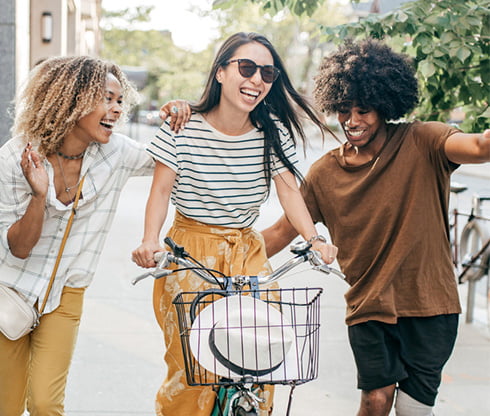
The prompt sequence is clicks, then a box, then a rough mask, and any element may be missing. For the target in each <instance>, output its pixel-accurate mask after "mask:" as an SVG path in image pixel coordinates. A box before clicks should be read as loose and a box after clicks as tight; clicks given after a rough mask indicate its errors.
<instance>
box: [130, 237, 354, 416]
mask: <svg viewBox="0 0 490 416" xmlns="http://www.w3.org/2000/svg"><path fill="white" fill-rule="evenodd" d="M164 241H165V243H166V244H167V246H168V247H170V250H171V251H164V252H161V253H157V254H159V258H156V261H157V266H156V267H155V269H154V270H153V271H151V272H147V273H144V274H142V275H140V276H138V277H136V278H135V279H133V280H132V284H133V285H134V284H136V283H137V282H139V281H140V280H142V279H144V278H146V277H148V276H152V277H154V278H155V279H159V278H162V277H166V276H169V275H170V274H172V273H175V272H177V271H181V270H192V271H193V272H194V273H195V274H196V275H197V276H199V277H200V278H201V279H203V280H204V281H206V282H208V283H211V284H213V285H217V286H219V288H210V289H207V290H203V291H197V292H181V293H179V294H178V295H177V296H176V297H175V299H174V301H173V303H174V305H175V307H176V310H177V316H178V323H179V331H180V339H181V346H182V352H183V355H184V363H185V371H186V378H187V383H188V384H189V385H190V386H212V387H213V389H214V390H215V392H216V396H217V400H216V402H215V407H214V410H213V413H212V415H213V416H225V415H230V416H254V415H258V412H259V407H260V403H261V402H262V403H263V402H264V401H265V400H264V399H263V398H261V397H260V395H259V393H260V391H261V390H263V388H264V386H266V385H275V384H283V385H289V386H290V388H291V390H290V395H289V401H288V405H287V413H286V414H287V415H289V413H290V409H291V402H292V393H293V390H294V388H295V387H296V386H297V385H300V384H303V383H306V382H309V381H311V380H314V379H315V378H317V376H318V362H319V328H320V295H321V293H322V291H323V289H321V288H272V289H260V285H263V284H270V283H273V282H276V281H278V280H279V279H280V278H282V277H283V276H284V275H286V273H288V272H289V271H291V270H292V269H294V268H296V267H297V266H299V265H300V264H302V263H305V262H309V264H310V265H311V266H312V268H313V269H314V270H317V271H320V272H323V273H326V274H335V275H337V276H339V277H341V278H342V279H344V278H345V276H344V275H343V273H342V272H340V271H338V270H336V269H334V268H332V267H330V266H328V265H327V264H325V263H324V262H323V261H322V259H321V257H320V254H319V253H318V252H316V251H314V250H310V249H311V244H309V243H307V242H302V243H296V244H293V245H291V247H290V251H291V253H292V254H293V255H294V256H293V257H292V258H291V259H289V260H288V261H286V262H285V263H284V264H282V265H281V266H279V267H277V268H276V269H275V270H274V271H273V272H272V273H271V274H269V275H266V276H245V275H236V276H225V275H223V274H222V273H220V272H218V271H216V270H213V269H210V268H207V267H205V266H204V265H202V264H201V263H200V262H199V261H197V260H196V259H194V258H192V257H191V256H190V254H189V253H187V252H186V251H185V249H184V247H182V246H179V245H177V244H175V242H174V241H172V240H171V239H170V238H168V237H167V238H165V240H164ZM172 264H173V265H176V266H178V268H177V269H169V268H168V267H169V266H170V265H172ZM247 287H248V288H247Z"/></svg>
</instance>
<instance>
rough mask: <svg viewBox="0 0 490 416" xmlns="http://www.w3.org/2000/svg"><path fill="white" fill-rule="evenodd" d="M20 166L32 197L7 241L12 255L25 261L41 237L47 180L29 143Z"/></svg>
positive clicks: (11, 228) (44, 170) (38, 158)
mask: <svg viewBox="0 0 490 416" xmlns="http://www.w3.org/2000/svg"><path fill="white" fill-rule="evenodd" d="M20 164H21V167H22V172H23V173H24V176H25V177H26V179H27V181H28V182H29V185H30V186H31V189H32V197H31V200H30V201H29V205H28V206H27V209H26V212H25V213H24V215H23V216H22V218H20V219H19V220H18V221H17V222H15V223H14V224H12V226H11V227H10V228H9V230H8V232H7V240H8V243H9V247H10V251H11V252H12V255H14V256H15V257H19V258H21V259H25V258H26V257H27V256H29V253H30V252H31V250H32V248H33V247H34V246H35V245H36V244H37V242H38V241H39V238H40V237H41V232H42V229H43V223H44V208H45V205H46V195H47V192H48V180H49V179H48V174H47V172H46V169H45V168H44V165H43V164H42V161H41V158H40V157H39V155H38V154H37V153H36V152H35V151H34V150H32V146H31V144H30V143H29V144H28V145H27V146H26V148H25V149H24V152H23V153H22V158H21V162H20Z"/></svg>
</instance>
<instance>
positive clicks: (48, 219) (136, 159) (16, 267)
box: [0, 133, 154, 313]
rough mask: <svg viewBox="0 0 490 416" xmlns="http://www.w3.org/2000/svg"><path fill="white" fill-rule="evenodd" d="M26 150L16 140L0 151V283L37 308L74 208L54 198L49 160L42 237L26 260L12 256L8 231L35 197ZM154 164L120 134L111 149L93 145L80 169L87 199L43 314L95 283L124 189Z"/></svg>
mask: <svg viewBox="0 0 490 416" xmlns="http://www.w3.org/2000/svg"><path fill="white" fill-rule="evenodd" d="M24 146H25V143H24V141H23V140H21V139H19V138H14V139H11V140H10V141H8V142H7V143H6V144H5V145H3V146H2V147H1V148H0V166H1V169H0V282H1V283H5V284H7V285H8V286H11V287H14V288H15V289H16V290H18V291H19V292H20V293H22V294H23V295H25V297H26V298H27V300H28V302H29V303H30V304H31V305H33V304H34V303H35V302H36V301H37V300H38V299H39V303H42V301H43V299H44V296H45V293H46V289H47V286H48V282H49V279H50V277H51V273H52V271H53V267H54V263H55V261H56V258H57V256H58V251H59V248H60V244H61V240H62V238H63V235H64V232H65V229H66V225H67V223H68V218H69V217H70V213H71V207H72V204H70V205H69V206H65V205H64V204H62V203H61V202H60V201H58V200H57V199H56V193H55V188H54V185H53V168H52V166H51V164H50V163H49V162H48V161H47V160H45V161H44V164H45V167H46V170H47V172H48V175H49V178H50V185H49V189H48V195H47V201H46V207H45V212H44V225H43V229H42V234H41V237H40V239H39V241H38V243H37V244H36V245H35V247H34V248H33V249H32V251H31V253H30V255H29V257H27V258H26V259H20V258H17V257H15V256H13V255H12V253H11V252H10V249H9V245H8V241H7V232H8V230H9V228H10V227H11V225H12V224H14V223H15V222H16V221H18V220H19V219H20V218H21V217H22V216H23V215H24V212H25V210H26V208H27V205H28V204H29V200H30V198H31V188H30V186H29V184H28V182H27V180H26V179H25V177H24V175H23V174H22V170H21V168H20V163H19V162H20V155H21V152H22V151H23V149H24ZM153 165H154V163H153V161H152V160H151V158H150V157H149V155H148V154H147V153H146V151H145V148H144V146H143V145H141V144H139V143H137V142H135V141H133V140H131V139H129V138H128V137H126V136H123V135H121V134H116V133H114V134H113V135H112V136H111V140H110V142H109V143H107V144H99V143H92V144H91V145H89V147H88V148H87V151H86V153H85V156H84V158H83V163H82V170H81V174H82V175H84V174H85V175H86V177H85V183H84V185H83V189H82V195H83V198H81V199H80V201H79V205H78V209H77V212H76V215H75V218H74V221H73V226H72V229H71V232H70V235H69V237H68V240H67V243H66V246H65V250H64V252H63V256H62V259H61V263H60V265H59V268H58V272H57V275H56V278H55V281H54V284H53V287H52V289H51V292H50V295H49V299H48V302H47V304H46V308H45V310H44V313H49V312H51V311H53V310H54V309H56V308H57V307H58V305H59V303H60V298H61V292H62V290H63V287H64V286H69V287H75V288H80V287H87V286H88V285H89V284H90V283H91V281H92V279H93V276H94V273H95V269H96V266H97V263H98V260H99V257H100V253H101V251H102V247H103V245H104V242H105V239H106V237H107V234H108V231H109V228H110V226H111V224H112V220H113V218H114V214H115V211H116V206H117V203H118V200H119V196H120V194H121V190H122V187H123V185H124V184H125V183H126V181H127V180H128V178H129V177H131V176H138V175H151V174H152V172H153ZM141 215H143V213H141Z"/></svg>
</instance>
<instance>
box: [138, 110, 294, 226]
mask: <svg viewBox="0 0 490 416" xmlns="http://www.w3.org/2000/svg"><path fill="white" fill-rule="evenodd" d="M277 125H278V129H279V136H280V138H281V143H282V146H283V149H284V153H285V154H286V156H287V157H288V159H289V160H291V162H292V163H297V159H296V151H295V146H294V143H293V141H292V139H291V137H290V136H289V133H288V132H287V130H286V129H285V128H284V127H283V126H282V125H281V124H280V123H279V122H277ZM147 150H148V152H149V153H150V154H151V155H152V156H153V158H155V159H156V160H157V161H159V162H161V163H164V164H165V165H167V166H168V167H170V168H171V169H173V170H174V171H175V172H176V174H177V178H176V182H175V184H174V188H173V191H172V196H171V200H172V203H173V204H174V205H175V207H176V209H177V210H179V211H180V212H181V213H182V214H184V215H185V216H186V217H189V218H193V219H195V220H197V221H200V222H203V223H206V224H211V225H219V226H223V227H230V228H243V227H250V226H252V225H253V224H254V222H255V221H256V220H257V217H258V215H259V210H260V206H261V204H262V203H263V202H264V201H265V199H266V195H267V184H266V176H265V171H264V169H265V166H264V136H263V133H262V132H260V131H258V130H257V129H253V130H251V131H250V132H248V133H246V134H244V135H241V136H227V135H224V134H222V133H220V132H219V131H217V130H215V129H214V128H213V127H212V126H211V125H209V124H208V123H207V122H206V120H205V119H204V118H203V117H202V115H200V114H193V116H192V118H191V120H190V121H189V122H188V124H187V126H186V127H185V129H184V130H182V131H181V132H179V133H178V134H175V133H174V132H172V131H171V130H170V127H169V124H168V123H164V124H163V125H162V126H161V128H160V130H159V131H158V133H157V135H156V136H155V138H154V139H153V140H152V141H151V143H150V145H149V146H148V149H147ZM286 169H287V168H286V167H285V166H284V165H283V163H282V162H280V160H279V159H278V158H277V157H276V155H275V154H274V153H273V155H272V172H271V174H272V176H275V175H277V174H278V173H281V172H283V171H285V170H286Z"/></svg>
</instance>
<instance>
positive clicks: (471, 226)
mask: <svg viewBox="0 0 490 416" xmlns="http://www.w3.org/2000/svg"><path fill="white" fill-rule="evenodd" d="M488 240H489V235H488V232H487V230H486V228H485V227H483V226H482V225H481V224H480V223H479V222H478V221H476V220H471V221H469V222H468V223H467V224H466V225H465V226H464V228H463V231H462V232H461V240H460V243H459V244H460V245H459V248H460V258H461V259H462V260H461V265H462V266H463V269H462V270H463V271H462V273H461V274H460V278H459V282H460V283H463V282H466V281H468V280H470V281H476V280H479V279H481V278H482V277H483V276H484V275H485V274H488V263H489V259H490V246H487V248H486V249H485V250H484V251H483V252H482V253H481V254H480V255H479V256H477V254H478V253H479V252H480V251H481V250H482V248H483V246H484V245H485V244H487V245H488Z"/></svg>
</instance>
